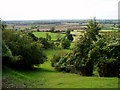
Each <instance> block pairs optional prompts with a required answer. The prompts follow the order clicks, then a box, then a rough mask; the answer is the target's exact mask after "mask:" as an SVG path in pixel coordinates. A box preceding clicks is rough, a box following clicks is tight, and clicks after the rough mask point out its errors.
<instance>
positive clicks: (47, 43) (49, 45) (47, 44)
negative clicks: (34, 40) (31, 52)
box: [38, 38, 54, 49]
mask: <svg viewBox="0 0 120 90" xmlns="http://www.w3.org/2000/svg"><path fill="white" fill-rule="evenodd" d="M38 42H40V43H41V44H42V45H43V48H44V49H48V48H53V47H54V43H53V42H52V41H48V40H47V39H46V38H39V40H38Z"/></svg>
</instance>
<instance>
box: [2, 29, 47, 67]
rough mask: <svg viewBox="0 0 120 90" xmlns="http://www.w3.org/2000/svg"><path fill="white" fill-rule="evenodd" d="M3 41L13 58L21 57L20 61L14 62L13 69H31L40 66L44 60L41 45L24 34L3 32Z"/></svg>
mask: <svg viewBox="0 0 120 90" xmlns="http://www.w3.org/2000/svg"><path fill="white" fill-rule="evenodd" d="M3 40H4V41H5V44H6V45H7V46H8V47H9V49H10V50H11V52H12V55H13V56H21V58H20V60H16V61H15V63H14V66H15V67H18V68H19V67H20V68H32V67H33V66H34V65H39V64H42V63H44V62H45V60H46V55H45V54H44V53H43V49H42V44H41V43H38V42H36V41H33V40H32V38H31V37H30V36H29V35H27V34H25V33H22V32H18V31H13V30H5V31H3Z"/></svg>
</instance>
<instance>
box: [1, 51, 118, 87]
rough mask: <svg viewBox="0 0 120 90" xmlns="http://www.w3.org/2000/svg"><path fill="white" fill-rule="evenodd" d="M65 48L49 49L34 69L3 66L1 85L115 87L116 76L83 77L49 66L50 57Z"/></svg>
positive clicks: (116, 85)
mask: <svg viewBox="0 0 120 90" xmlns="http://www.w3.org/2000/svg"><path fill="white" fill-rule="evenodd" d="M64 51H67V52H70V50H65V49H57V50H55V49H49V50H46V51H45V53H46V54H47V56H48V61H47V62H45V63H44V64H42V65H40V66H39V67H38V68H37V69H34V70H27V71H26V70H13V69H10V68H7V67H4V68H3V87H24V88H26V87H27V88H117V87H118V78H116V77H113V78H111V77H109V78H106V77H97V76H92V77H85V76H80V75H77V74H72V73H64V72H58V71H56V70H55V69H54V68H53V67H51V63H50V59H51V58H52V56H53V55H54V54H57V53H58V52H64Z"/></svg>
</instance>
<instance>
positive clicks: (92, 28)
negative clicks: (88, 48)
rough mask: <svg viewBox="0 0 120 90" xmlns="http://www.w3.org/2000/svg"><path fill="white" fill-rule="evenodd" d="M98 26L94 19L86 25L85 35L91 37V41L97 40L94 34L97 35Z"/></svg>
mask: <svg viewBox="0 0 120 90" xmlns="http://www.w3.org/2000/svg"><path fill="white" fill-rule="evenodd" d="M100 29H101V28H100V26H99V24H98V23H97V21H96V19H95V18H94V19H93V20H90V21H89V22H88V25H87V30H86V32H87V36H88V38H90V39H92V40H93V41H97V38H96V36H99V33H98V32H99V30H100Z"/></svg>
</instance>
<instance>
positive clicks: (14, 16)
mask: <svg viewBox="0 0 120 90" xmlns="http://www.w3.org/2000/svg"><path fill="white" fill-rule="evenodd" d="M118 1H119V0H0V18H2V19H3V20H44V19H91V18H93V17H96V18H97V19H117V18H118Z"/></svg>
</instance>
